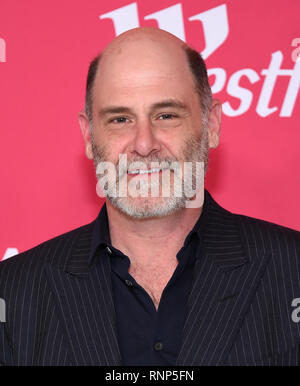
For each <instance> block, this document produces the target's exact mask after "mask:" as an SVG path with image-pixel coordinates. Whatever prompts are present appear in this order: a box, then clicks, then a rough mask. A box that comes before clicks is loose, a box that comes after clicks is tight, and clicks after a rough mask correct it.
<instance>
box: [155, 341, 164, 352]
mask: <svg viewBox="0 0 300 386" xmlns="http://www.w3.org/2000/svg"><path fill="white" fill-rule="evenodd" d="M163 348H164V345H163V344H162V343H161V342H156V343H155V345H154V350H156V351H161V350H162V349H163Z"/></svg>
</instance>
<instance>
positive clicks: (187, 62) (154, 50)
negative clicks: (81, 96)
mask: <svg viewBox="0 0 300 386" xmlns="http://www.w3.org/2000/svg"><path fill="white" fill-rule="evenodd" d="M158 69H159V71H160V73H163V72H165V73H168V74H169V75H170V82H172V79H174V82H175V81H176V75H178V74H182V75H183V77H184V79H186V81H187V82H189V83H190V87H191V91H192V92H197V93H198V94H199V99H200V100H199V102H200V107H201V110H202V113H203V115H206V113H207V111H208V109H209V107H210V104H211V89H210V86H209V83H208V77H207V71H206V66H205V63H204V61H203V60H202V58H201V56H200V55H199V53H198V52H196V51H194V50H193V49H191V48H190V47H189V46H187V45H186V44H185V43H184V42H183V41H182V40H180V39H178V38H177V37H176V36H174V35H172V34H170V33H168V32H166V31H163V30H160V29H158V28H152V27H142V28H135V29H132V30H129V31H126V32H124V33H123V34H121V35H119V36H118V37H116V38H115V39H114V40H113V41H112V42H111V43H110V44H109V45H108V46H107V47H106V48H105V50H104V51H103V52H102V53H101V54H100V55H98V56H97V57H96V58H95V59H94V60H93V61H92V62H91V64H90V67H89V71H88V77H87V85H86V114H87V116H88V118H89V120H90V122H91V121H92V119H93V101H94V89H95V85H96V87H99V88H100V87H104V86H107V87H109V86H110V84H111V82H113V81H114V79H113V78H114V74H118V82H119V84H120V82H121V84H122V82H124V84H125V83H126V82H131V84H132V83H134V82H135V79H138V78H140V77H143V79H145V82H147V79H148V78H151V79H153V77H154V78H155V77H157V76H159V73H158V71H157V70H158ZM108 77H109V80H110V82H108ZM177 78H178V76H177Z"/></svg>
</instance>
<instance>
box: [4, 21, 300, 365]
mask: <svg viewBox="0 0 300 386" xmlns="http://www.w3.org/2000/svg"><path fill="white" fill-rule="evenodd" d="M220 123H221V104H220V102H219V101H217V100H212V98H211V91H210V88H209V85H208V79H207V73H206V69H205V65H204V63H203V61H202V59H201V58H200V56H199V55H198V54H197V53H195V52H194V51H193V50H191V49H190V48H188V47H187V46H186V45H185V44H184V43H183V42H182V41H181V40H179V39H177V38H176V37H174V36H173V35H170V34H169V33H167V32H164V31H161V30H159V29H154V28H138V29H134V30H131V31H128V32H126V33H124V34H122V35H120V36H119V37H118V38H116V39H115V40H114V41H113V42H112V43H110V44H109V45H108V47H107V48H106V49H105V50H104V52H103V53H102V54H101V56H99V57H97V58H96V59H95V60H94V61H93V62H92V63H91V66H90V69H89V73H88V80H87V91H86V109H85V112H81V113H80V114H79V124H80V127H81V130H82V134H83V138H84V142H85V150H86V155H87V157H88V158H89V159H93V160H94V164H95V168H96V175H97V178H98V180H99V190H98V191H102V192H104V191H105V192H106V196H107V200H106V204H105V205H104V206H103V208H102V209H101V211H100V213H99V216H98V217H97V219H96V220H95V221H93V222H91V223H90V224H87V225H84V226H82V227H80V228H78V229H75V230H73V231H71V232H68V233H66V234H63V235H60V236H58V237H56V238H54V239H51V240H49V241H47V242H44V243H42V244H40V245H38V246H36V247H35V248H32V249H30V250H28V251H26V252H23V253H21V254H20V255H19V256H17V257H14V258H12V259H10V260H9V261H5V262H3V263H1V264H0V297H1V298H3V299H4V300H5V302H6V322H5V323H1V324H0V362H1V363H2V364H6V365H11V364H12V365H196V366H200V365H245V364H247V365H277V364H279V365H298V364H299V361H300V359H299V358H300V356H299V355H298V354H299V347H300V346H299V340H300V333H299V332H300V331H299V324H298V323H297V320H298V319H297V315H298V314H297V308H295V306H297V304H298V303H297V298H299V297H300V280H299V279H300V277H299V272H300V269H299V256H300V237H299V233H298V232H296V231H294V230H291V229H288V228H284V227H281V226H279V225H275V224H272V223H268V222H265V221H262V220H258V219H254V218H250V217H247V216H242V215H236V214H232V213H230V212H229V211H227V210H225V209H223V208H221V207H220V206H219V205H218V204H217V203H216V202H215V201H214V200H213V198H212V197H211V195H210V194H209V193H208V192H207V191H206V190H205V194H204V202H202V203H201V205H187V204H191V203H193V202H194V200H195V196H197V195H196V193H195V192H196V191H197V189H198V190H199V191H201V187H200V188H199V185H197V182H198V177H197V176H199V175H197V173H195V172H194V173H193V174H192V175H191V176H190V178H189V179H188V178H187V175H188V173H187V171H186V170H185V169H184V166H185V164H186V163H187V162H192V163H193V164H194V165H196V164H197V163H199V164H202V165H204V174H205V172H206V170H207V165H208V152H209V148H215V147H217V145H218V143H219V135H220ZM120 155H125V156H126V157H127V161H128V164H125V166H124V165H123V164H122V162H121V160H120ZM105 162H108V163H110V164H112V165H114V166H116V169H117V173H115V174H113V173H112V174H111V175H110V176H108V178H107V179H106V180H103V179H102V180H101V178H103V174H104V173H103V170H100V169H99V168H98V167H99V166H100V168H101V166H103V163H105ZM153 163H155V164H156V163H158V164H159V167H154V166H153ZM172 163H175V165H177V166H178V165H179V168H177V169H176V168H174V169H172V168H171V165H172ZM105 165H106V164H105ZM140 165H141V166H140ZM99 170H100V171H99ZM178 170H179V171H180V170H181V171H182V170H184V173H183V174H181V177H182V178H181V179H180V178H179V179H177V178H176V176H177V174H176V173H177V172H178ZM167 172H168V176H169V184H170V186H169V187H170V194H169V195H163V187H164V184H166V180H165V181H164V182H163V181H162V179H161V180H160V179H156V182H153V181H154V180H155V177H157V176H158V177H162V175H163V174H164V173H167ZM179 175H180V173H179ZM113 177H116V178H115V179H114V178H113ZM152 179H153V181H152ZM150 180H151V181H150ZM183 180H184V181H183ZM186 180H187V181H189V183H190V184H191V186H190V188H189V189H187V190H185V191H184V192H183V194H182V195H181V196H180V195H176V194H175V190H176V189H179V190H180V187H182V184H183V182H184V183H185V182H186ZM124 181H127V182H128V185H125V188H124V189H123V193H125V194H120V191H121V190H120V187H121V185H122V186H123V187H124ZM132 181H133V182H134V183H133V184H131V182H132ZM149 181H150V185H148V182H149ZM130 184H131V185H130ZM107 186H108V188H107ZM137 186H138V189H141V188H144V193H145V192H146V193H149V191H150V190H151V189H152V188H153V189H154V188H156V189H157V192H158V194H156V195H154V194H152V195H151V194H145V195H142V194H140V195H135V194H129V193H130V192H129V191H130V189H131V193H132V191H135V192H136V191H137V190H138V189H137ZM133 187H134V188H133ZM150 187H151V189H150ZM195 187H196V189H194V188H195ZM116 191H117V192H118V193H117V194H115V193H116ZM191 192H194V193H195V194H194V195H191ZM299 303H300V302H299Z"/></svg>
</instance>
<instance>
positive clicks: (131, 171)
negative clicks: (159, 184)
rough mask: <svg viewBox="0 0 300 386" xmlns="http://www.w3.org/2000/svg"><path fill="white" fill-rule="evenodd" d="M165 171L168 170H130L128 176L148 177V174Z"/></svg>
mask: <svg viewBox="0 0 300 386" xmlns="http://www.w3.org/2000/svg"><path fill="white" fill-rule="evenodd" d="M163 170H167V169H161V168H152V169H146V170H145V169H136V170H128V171H127V174H128V175H132V176H137V175H147V174H152V173H162V171H163Z"/></svg>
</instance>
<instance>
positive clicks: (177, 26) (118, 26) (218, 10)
mask: <svg viewBox="0 0 300 386" xmlns="http://www.w3.org/2000/svg"><path fill="white" fill-rule="evenodd" d="M99 17H100V19H112V21H113V24H114V28H115V33H116V36H118V35H120V34H121V33H123V32H125V31H128V30H130V29H132V28H137V27H139V15H138V8H137V3H131V4H129V5H126V6H125V7H121V8H118V9H116V10H114V11H111V12H108V13H105V14H104V15H100V16H99ZM144 19H145V20H150V19H154V20H156V21H157V24H158V27H159V28H160V29H163V30H165V31H168V32H170V33H171V34H173V35H175V36H177V37H178V38H179V39H181V40H183V41H184V42H185V30H184V20H183V13H182V5H181V4H175V5H172V6H171V7H168V8H165V9H162V10H161V11H158V12H155V13H152V14H150V15H147V16H145V17H144ZM188 20H189V21H195V20H196V21H201V23H202V26H203V31H204V39H205V49H204V50H203V51H202V52H201V55H202V57H203V59H206V58H208V57H209V55H211V54H212V53H213V52H214V51H215V50H216V49H217V48H218V47H220V45H221V44H222V43H224V41H225V40H226V38H227V36H228V32H229V27H228V17H227V8H226V4H222V5H219V6H218V7H215V8H212V9H209V10H208V11H205V12H201V13H198V14H197V15H194V16H191V17H189V19H188Z"/></svg>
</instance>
